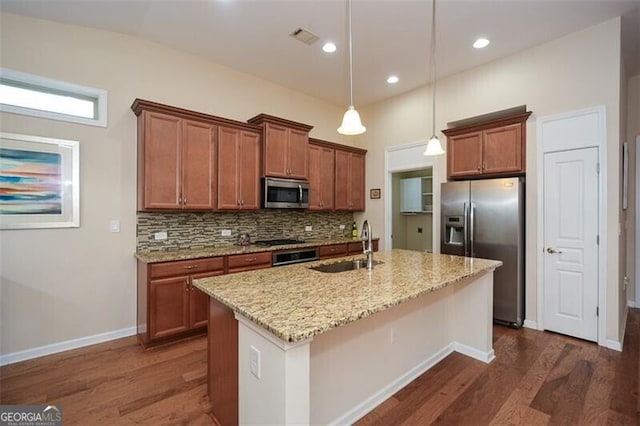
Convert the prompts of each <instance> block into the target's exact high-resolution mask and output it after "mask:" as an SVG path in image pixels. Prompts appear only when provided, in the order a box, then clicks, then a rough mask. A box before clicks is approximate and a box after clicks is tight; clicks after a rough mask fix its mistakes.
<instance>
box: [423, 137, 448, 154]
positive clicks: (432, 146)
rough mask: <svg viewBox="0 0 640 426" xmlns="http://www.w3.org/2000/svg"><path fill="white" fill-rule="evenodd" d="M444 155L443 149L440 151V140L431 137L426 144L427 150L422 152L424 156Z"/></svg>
mask: <svg viewBox="0 0 640 426" xmlns="http://www.w3.org/2000/svg"><path fill="white" fill-rule="evenodd" d="M442 154H444V149H442V145H441V144H440V139H438V137H437V136H435V135H433V136H432V137H431V139H429V142H427V149H425V150H424V155H442Z"/></svg>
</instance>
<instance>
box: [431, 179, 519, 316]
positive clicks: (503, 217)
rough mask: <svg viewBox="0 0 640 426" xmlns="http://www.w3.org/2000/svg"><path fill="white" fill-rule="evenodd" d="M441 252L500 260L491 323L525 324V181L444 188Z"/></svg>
mask: <svg viewBox="0 0 640 426" xmlns="http://www.w3.org/2000/svg"><path fill="white" fill-rule="evenodd" d="M441 198H442V209H441V212H442V227H441V229H442V238H441V249H440V251H441V253H443V254H455V255H458V256H469V257H480V258H484V259H495V260H501V261H502V262H503V266H501V267H500V268H497V269H496V270H495V272H494V280H493V319H494V321H495V322H498V323H502V324H507V325H510V326H514V327H520V326H522V322H523V321H524V178H501V179H482V180H472V181H457V182H446V183H443V184H442V191H441Z"/></svg>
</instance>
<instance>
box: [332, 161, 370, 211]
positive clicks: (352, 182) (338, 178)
mask: <svg viewBox="0 0 640 426" xmlns="http://www.w3.org/2000/svg"><path fill="white" fill-rule="evenodd" d="M365 152H366V151H365ZM364 175H365V154H364V153H359V152H352V151H344V150H339V149H336V163H335V209H336V210H348V211H364Z"/></svg>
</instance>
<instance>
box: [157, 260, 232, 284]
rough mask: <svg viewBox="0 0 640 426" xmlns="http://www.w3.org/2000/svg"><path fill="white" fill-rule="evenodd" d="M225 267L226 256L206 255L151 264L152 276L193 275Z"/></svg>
mask: <svg viewBox="0 0 640 426" xmlns="http://www.w3.org/2000/svg"><path fill="white" fill-rule="evenodd" d="M223 269H224V258H222V257H205V258H202V259H192V260H178V261H175V262H163V263H154V264H152V265H151V278H152V279H153V278H160V277H170V276H175V275H191V274H194V273H200V272H207V271H216V270H223Z"/></svg>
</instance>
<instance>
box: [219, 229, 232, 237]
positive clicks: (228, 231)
mask: <svg viewBox="0 0 640 426" xmlns="http://www.w3.org/2000/svg"><path fill="white" fill-rule="evenodd" d="M220 234H221V235H222V236H223V237H230V236H231V229H223V230H222V232H221V233H220Z"/></svg>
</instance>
